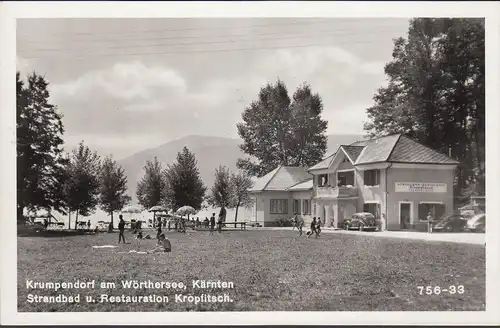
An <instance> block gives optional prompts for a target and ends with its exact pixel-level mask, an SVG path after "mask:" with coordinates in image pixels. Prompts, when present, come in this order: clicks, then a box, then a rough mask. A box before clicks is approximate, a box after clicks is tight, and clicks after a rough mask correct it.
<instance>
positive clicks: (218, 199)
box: [207, 165, 233, 207]
mask: <svg viewBox="0 0 500 328" xmlns="http://www.w3.org/2000/svg"><path fill="white" fill-rule="evenodd" d="M214 175H215V181H214V185H213V186H212V188H210V194H209V195H208V197H207V202H208V203H209V205H211V206H214V207H228V206H229V205H230V204H231V201H232V197H233V190H232V185H231V173H230V172H229V169H228V168H227V167H225V166H223V165H220V166H219V167H218V168H217V169H215V173H214Z"/></svg>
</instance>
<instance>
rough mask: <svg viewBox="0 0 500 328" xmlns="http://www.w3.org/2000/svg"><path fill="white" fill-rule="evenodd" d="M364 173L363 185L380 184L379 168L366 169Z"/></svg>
mask: <svg viewBox="0 0 500 328" xmlns="http://www.w3.org/2000/svg"><path fill="white" fill-rule="evenodd" d="M364 175H365V177H364V181H365V186H379V185H380V170H368V171H365V174H364Z"/></svg>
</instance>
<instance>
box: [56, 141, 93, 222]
mask: <svg viewBox="0 0 500 328" xmlns="http://www.w3.org/2000/svg"><path fill="white" fill-rule="evenodd" d="M100 171H101V159H100V157H99V155H97V152H95V151H92V150H90V148H89V147H88V146H85V145H84V143H83V141H82V142H80V144H79V145H78V147H77V148H75V149H73V151H72V154H71V157H70V159H69V163H68V164H67V166H66V183H65V185H64V195H65V196H66V204H67V208H68V210H69V212H70V215H71V212H76V219H75V229H76V228H77V226H78V216H79V215H82V216H89V215H90V214H92V213H93V212H94V211H95V209H96V207H97V205H98V203H99V191H100V190H99V189H100V181H99V177H100ZM68 225H69V226H70V227H71V218H70V221H69V222H68Z"/></svg>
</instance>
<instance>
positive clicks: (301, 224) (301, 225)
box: [297, 218, 304, 236]
mask: <svg viewBox="0 0 500 328" xmlns="http://www.w3.org/2000/svg"><path fill="white" fill-rule="evenodd" d="M303 229H304V219H303V218H299V219H298V222H297V230H299V236H302V230H303Z"/></svg>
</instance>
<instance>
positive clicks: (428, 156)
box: [388, 136, 458, 164]
mask: <svg viewBox="0 0 500 328" xmlns="http://www.w3.org/2000/svg"><path fill="white" fill-rule="evenodd" d="M388 161H389V162H397V163H421V164H458V161H456V160H454V159H452V158H450V157H448V156H446V155H444V154H441V153H439V152H437V151H435V150H434V149H431V148H429V147H427V146H424V145H422V144H420V143H418V142H416V141H413V140H411V139H410V138H407V137H405V136H401V137H400V138H399V140H398V142H397V143H396V145H395V146H394V149H393V150H392V153H391V155H390V156H389V159H388Z"/></svg>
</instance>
